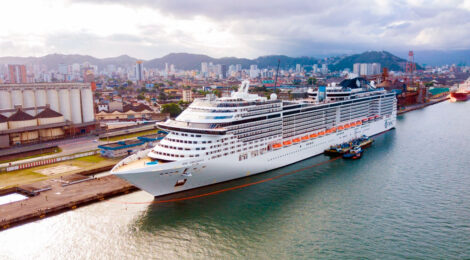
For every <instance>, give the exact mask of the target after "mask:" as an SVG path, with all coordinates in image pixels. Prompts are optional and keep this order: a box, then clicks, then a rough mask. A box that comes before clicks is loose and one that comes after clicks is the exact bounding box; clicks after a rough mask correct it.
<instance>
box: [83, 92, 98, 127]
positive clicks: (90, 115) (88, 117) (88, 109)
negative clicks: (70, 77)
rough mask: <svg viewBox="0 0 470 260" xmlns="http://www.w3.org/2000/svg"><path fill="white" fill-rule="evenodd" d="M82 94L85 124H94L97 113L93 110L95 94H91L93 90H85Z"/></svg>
mask: <svg viewBox="0 0 470 260" xmlns="http://www.w3.org/2000/svg"><path fill="white" fill-rule="evenodd" d="M81 92H82V111H83V122H93V121H94V120H95V112H94V109H93V93H92V92H91V88H84V89H82V91H81Z"/></svg>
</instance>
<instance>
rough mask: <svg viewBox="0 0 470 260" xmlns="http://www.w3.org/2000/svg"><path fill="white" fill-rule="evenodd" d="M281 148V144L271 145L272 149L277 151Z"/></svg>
mask: <svg viewBox="0 0 470 260" xmlns="http://www.w3.org/2000/svg"><path fill="white" fill-rule="evenodd" d="M281 147H282V144H273V148H274V149H279V148H281Z"/></svg>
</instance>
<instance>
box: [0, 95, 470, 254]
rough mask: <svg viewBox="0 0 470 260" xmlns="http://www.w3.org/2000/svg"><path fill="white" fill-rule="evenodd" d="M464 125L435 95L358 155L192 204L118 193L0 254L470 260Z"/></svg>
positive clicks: (28, 229) (9, 237) (11, 242)
mask: <svg viewBox="0 0 470 260" xmlns="http://www.w3.org/2000/svg"><path fill="white" fill-rule="evenodd" d="M469 131H470V102H467V103H449V102H444V103H441V104H438V105H434V106H431V107H428V108H426V109H424V110H419V111H414V112H410V113H408V114H406V115H404V116H400V117H399V119H398V123H397V128H396V130H393V131H390V132H387V133H385V134H383V135H380V136H378V137H376V142H375V143H374V145H373V147H371V148H369V149H367V150H366V152H365V154H364V156H363V158H362V159H361V160H358V161H344V160H341V159H340V160H335V161H332V162H329V163H326V164H323V165H321V166H318V167H314V168H310V169H308V170H305V171H301V172H298V173H295V174H293V175H289V176H286V177H283V178H280V179H276V180H273V181H268V182H265V183H261V184H258V185H255V186H250V187H246V188H243V189H239V190H234V191H229V192H225V193H222V194H218V195H215V196H210V197H204V198H199V199H194V200H189V201H181V202H175V203H168V204H154V205H149V204H125V203H123V202H146V201H151V200H152V197H151V196H149V195H148V194H146V193H145V192H142V191H140V192H136V193H133V194H129V195H126V196H121V197H118V198H115V199H112V200H111V201H108V202H102V203H98V204H94V205H90V206H87V207H83V208H79V209H77V210H75V211H71V212H67V213H64V214H61V215H58V216H54V217H51V218H47V219H44V220H41V221H37V222H34V223H30V224H26V225H22V226H19V227H15V228H12V229H9V230H6V231H4V232H0V258H2V259H3V258H6V259H10V258H11V259H64V258H72V259H73V258H78V259H82V258H93V259H116V258H124V257H125V258H140V259H148V258H157V259H175V258H250V259H255V258H261V259H268V258H323V259H325V258H328V259H338V258H343V259H344V258H346V259H351V258H381V259H395V258H416V259H449V258H459V259H462V258H470V170H469V162H470V161H469V160H470V132H469ZM325 160H328V158H327V157H325V156H317V157H315V158H312V159H308V160H305V161H302V162H300V163H297V164H294V165H291V166H288V167H285V168H281V169H278V170H275V171H272V172H269V173H266V174H261V175H258V176H254V177H251V178H247V179H243V180H239V181H236V182H230V183H228V184H224V185H220V186H218V187H216V188H223V187H227V185H229V186H234V185H239V184H243V183H248V182H253V181H257V180H260V179H265V178H268V177H273V176H276V175H279V174H282V173H286V172H289V171H292V170H296V169H300V168H303V167H307V166H310V165H313V164H316V163H319V162H323V161H325Z"/></svg>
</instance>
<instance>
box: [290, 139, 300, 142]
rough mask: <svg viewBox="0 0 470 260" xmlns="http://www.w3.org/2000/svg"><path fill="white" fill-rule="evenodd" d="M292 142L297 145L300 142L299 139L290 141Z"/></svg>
mask: <svg viewBox="0 0 470 260" xmlns="http://www.w3.org/2000/svg"><path fill="white" fill-rule="evenodd" d="M292 142H294V143H298V142H300V138H294V139H292Z"/></svg>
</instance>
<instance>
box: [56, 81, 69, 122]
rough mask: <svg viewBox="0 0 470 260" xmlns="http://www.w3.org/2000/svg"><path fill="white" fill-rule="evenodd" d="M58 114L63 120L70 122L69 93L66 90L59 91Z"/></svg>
mask: <svg viewBox="0 0 470 260" xmlns="http://www.w3.org/2000/svg"><path fill="white" fill-rule="evenodd" d="M59 112H60V113H61V114H62V115H63V116H64V118H65V120H71V119H72V116H71V113H70V93H69V90H68V89H66V88H62V89H59Z"/></svg>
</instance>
